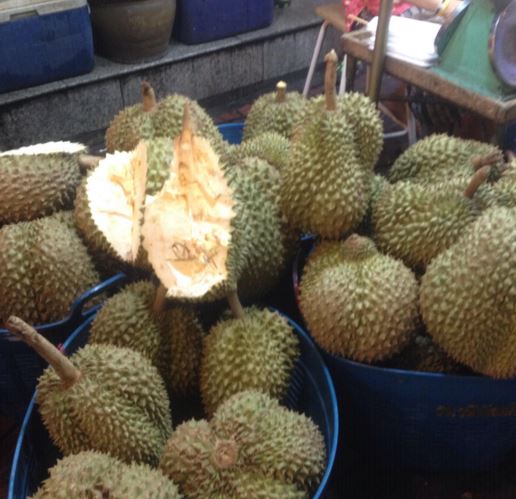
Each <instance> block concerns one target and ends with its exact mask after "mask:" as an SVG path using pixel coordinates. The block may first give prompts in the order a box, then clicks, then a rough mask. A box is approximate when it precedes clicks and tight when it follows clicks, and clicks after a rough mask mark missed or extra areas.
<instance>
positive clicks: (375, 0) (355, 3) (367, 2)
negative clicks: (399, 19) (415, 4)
mask: <svg viewBox="0 0 516 499" xmlns="http://www.w3.org/2000/svg"><path fill="white" fill-rule="evenodd" d="M342 3H343V5H344V8H345V9H346V29H347V30H348V31H349V30H350V29H351V25H352V24H353V23H354V20H353V19H352V18H351V19H350V18H349V17H348V16H349V15H350V14H351V15H353V16H358V15H359V14H360V12H362V11H363V10H367V11H369V12H370V13H371V14H372V15H373V16H377V15H378V12H380V3H381V0H342ZM411 7H412V4H410V3H406V2H403V0H394V6H393V8H392V13H393V15H395V16H399V15H400V14H403V12H405V11H406V10H408V9H410V8H411Z"/></svg>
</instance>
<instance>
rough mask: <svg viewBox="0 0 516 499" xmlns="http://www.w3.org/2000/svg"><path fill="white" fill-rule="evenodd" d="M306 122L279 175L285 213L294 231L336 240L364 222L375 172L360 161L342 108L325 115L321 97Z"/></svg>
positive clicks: (295, 139)
mask: <svg viewBox="0 0 516 499" xmlns="http://www.w3.org/2000/svg"><path fill="white" fill-rule="evenodd" d="M339 103H340V101H339ZM303 123H304V124H303V126H302V127H301V126H300V127H299V128H298V130H297V132H296V134H295V137H294V138H293V140H292V143H291V146H290V157H289V161H288V164H287V166H286V168H284V169H283V170H282V171H281V209H282V212H283V213H284V214H285V216H286V217H287V219H288V221H289V224H290V225H291V226H292V227H294V228H296V229H299V230H302V231H305V232H311V233H314V234H319V235H321V236H322V237H325V238H332V239H336V238H339V237H340V236H341V235H343V234H344V233H345V232H347V231H349V230H351V229H353V228H354V227H356V226H357V225H358V224H359V223H360V222H361V220H362V218H363V217H364V215H365V213H366V210H367V205H368V201H369V197H370V191H371V177H372V172H371V170H370V168H369V167H366V166H364V165H362V164H361V163H360V161H359V156H358V155H357V152H356V146H355V137H354V134H353V130H352V127H351V125H350V123H349V121H348V118H347V116H346V115H345V112H344V110H342V109H341V107H340V104H339V106H338V109H337V110H336V111H327V110H326V109H325V107H324V100H323V99H322V98H317V99H314V100H313V101H312V102H311V104H310V109H309V110H308V111H307V112H306V113H305V116H304V121H303Z"/></svg>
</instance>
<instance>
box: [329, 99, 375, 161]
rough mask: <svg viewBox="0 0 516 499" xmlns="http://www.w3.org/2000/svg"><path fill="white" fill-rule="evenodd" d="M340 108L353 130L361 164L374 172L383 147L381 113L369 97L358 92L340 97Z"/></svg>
mask: <svg viewBox="0 0 516 499" xmlns="http://www.w3.org/2000/svg"><path fill="white" fill-rule="evenodd" d="M338 106H339V110H341V112H343V113H344V114H345V116H346V118H347V120H348V122H349V123H350V124H351V127H352V129H353V133H354V135H355V143H356V151H357V154H358V157H359V160H360V163H361V164H362V165H364V166H366V167H368V168H370V169H371V170H372V169H373V168H374V165H375V164H376V163H377V161H378V158H379V157H380V153H381V152H382V147H383V122H382V120H381V118H380V113H379V112H378V110H377V109H376V107H375V105H374V103H373V102H372V101H371V99H369V97H367V96H366V95H363V94H360V93H358V92H346V93H345V94H344V95H343V96H340V97H338Z"/></svg>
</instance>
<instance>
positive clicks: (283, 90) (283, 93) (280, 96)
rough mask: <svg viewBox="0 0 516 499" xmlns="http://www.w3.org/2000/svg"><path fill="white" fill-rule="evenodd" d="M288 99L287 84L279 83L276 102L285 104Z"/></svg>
mask: <svg viewBox="0 0 516 499" xmlns="http://www.w3.org/2000/svg"><path fill="white" fill-rule="evenodd" d="M286 98H287V84H286V83H285V82H284V81H279V82H278V83H277V85H276V102H285V100H286Z"/></svg>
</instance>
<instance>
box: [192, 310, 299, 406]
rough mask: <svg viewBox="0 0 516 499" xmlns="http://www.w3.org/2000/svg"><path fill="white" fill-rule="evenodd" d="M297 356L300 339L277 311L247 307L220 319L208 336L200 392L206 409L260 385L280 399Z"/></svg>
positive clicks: (203, 353) (203, 356)
mask: <svg viewBox="0 0 516 499" xmlns="http://www.w3.org/2000/svg"><path fill="white" fill-rule="evenodd" d="M298 356H299V346H298V340H297V337H296V335H295V334H294V331H293V330H292V327H291V326H290V325H289V323H288V322H287V320H286V319H285V318H284V317H282V316H280V315H279V314H278V313H277V312H271V311H269V310H259V309H257V308H255V307H251V308H248V309H245V310H244V311H243V313H241V314H240V316H239V317H237V318H232V319H225V320H222V321H220V322H218V323H217V324H216V325H215V326H214V327H213V328H212V329H211V331H210V333H209V335H208V336H207V337H206V338H205V339H204V344H203V349H202V360H201V395H202V400H203V404H204V408H205V410H206V412H207V413H208V414H213V412H214V411H215V409H216V408H217V407H218V406H219V405H220V404H221V403H222V402H224V401H225V400H227V399H228V398H229V397H230V396H231V395H234V394H235V393H238V392H241V391H243V390H258V391H261V392H264V393H267V394H269V395H270V396H271V397H275V398H278V399H281V397H282V396H283V395H284V394H285V393H286V390H287V388H288V385H289V382H290V376H291V374H292V370H293V368H294V364H295V362H296V360H297V358H298Z"/></svg>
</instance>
